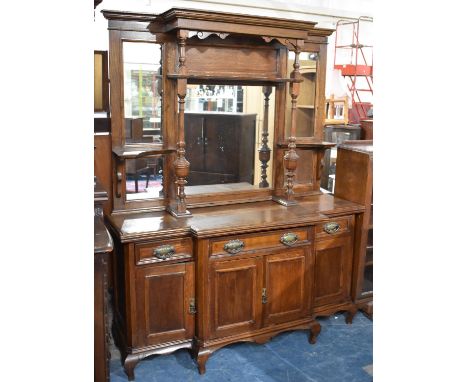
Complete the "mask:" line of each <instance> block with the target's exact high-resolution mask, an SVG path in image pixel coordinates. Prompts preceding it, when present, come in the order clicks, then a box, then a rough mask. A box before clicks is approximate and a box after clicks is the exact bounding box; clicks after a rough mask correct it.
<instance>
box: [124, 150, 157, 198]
mask: <svg viewBox="0 0 468 382" xmlns="http://www.w3.org/2000/svg"><path fill="white" fill-rule="evenodd" d="M163 161H164V158H163V156H152V157H145V158H137V159H127V160H126V161H125V162H126V163H125V168H126V178H127V179H126V185H125V189H126V195H127V200H139V199H155V198H160V197H163Z"/></svg>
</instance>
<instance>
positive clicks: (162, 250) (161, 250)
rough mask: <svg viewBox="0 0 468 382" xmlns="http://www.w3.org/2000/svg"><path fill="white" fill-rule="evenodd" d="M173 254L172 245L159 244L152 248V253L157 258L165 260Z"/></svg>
mask: <svg viewBox="0 0 468 382" xmlns="http://www.w3.org/2000/svg"><path fill="white" fill-rule="evenodd" d="M174 254H175V248H174V246H173V245H161V246H159V247H157V248H155V249H154V251H153V255H154V256H156V257H157V258H158V259H161V260H166V259H168V258H170V257H171V256H173V255H174Z"/></svg>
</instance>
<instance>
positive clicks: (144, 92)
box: [122, 41, 162, 143]
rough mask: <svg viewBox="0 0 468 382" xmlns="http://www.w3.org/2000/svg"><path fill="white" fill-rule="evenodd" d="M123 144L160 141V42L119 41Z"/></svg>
mask: <svg viewBox="0 0 468 382" xmlns="http://www.w3.org/2000/svg"><path fill="white" fill-rule="evenodd" d="M122 56H123V57H122V58H123V72H124V74H123V76H124V78H123V84H124V86H123V88H124V89H123V90H124V118H125V120H124V128H125V142H126V143H162V75H161V73H162V72H161V65H162V62H161V45H160V44H155V43H148V42H134V41H132V42H129V41H124V42H123V44H122Z"/></svg>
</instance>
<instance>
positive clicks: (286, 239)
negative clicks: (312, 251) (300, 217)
mask: <svg viewBox="0 0 468 382" xmlns="http://www.w3.org/2000/svg"><path fill="white" fill-rule="evenodd" d="M298 239H299V237H298V236H297V235H296V234H295V233H293V232H288V233H285V234H284V235H283V236H281V238H280V242H281V243H283V244H284V245H287V246H291V245H293V244H295V243H296V242H297V240H298Z"/></svg>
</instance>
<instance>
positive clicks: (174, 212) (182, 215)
mask: <svg viewBox="0 0 468 382" xmlns="http://www.w3.org/2000/svg"><path fill="white" fill-rule="evenodd" d="M166 211H167V212H169V213H170V214H171V215H172V216H174V217H176V218H188V217H190V216H192V213H191V212H190V211H189V210H185V212H179V211H178V210H177V206H169V207H168V208H166Z"/></svg>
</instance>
